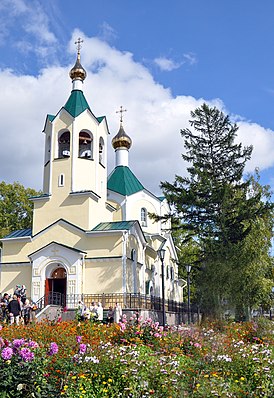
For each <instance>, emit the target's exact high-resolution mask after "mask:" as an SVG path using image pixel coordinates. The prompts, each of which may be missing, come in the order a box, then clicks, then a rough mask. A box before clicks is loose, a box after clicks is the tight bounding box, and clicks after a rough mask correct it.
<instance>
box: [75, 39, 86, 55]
mask: <svg viewBox="0 0 274 398" xmlns="http://www.w3.org/2000/svg"><path fill="white" fill-rule="evenodd" d="M82 43H84V40H83V39H81V37H78V39H77V40H76V41H75V42H74V44H76V45H77V47H76V48H77V54H80V50H81V48H82V45H81V44H82Z"/></svg>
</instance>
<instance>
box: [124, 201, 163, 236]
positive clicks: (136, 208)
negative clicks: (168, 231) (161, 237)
mask: <svg viewBox="0 0 274 398" xmlns="http://www.w3.org/2000/svg"><path fill="white" fill-rule="evenodd" d="M142 207H144V208H145V209H146V210H147V213H155V214H157V209H156V207H155V206H154V205H153V204H152V203H151V202H149V201H148V200H145V199H140V200H136V202H134V205H132V207H131V209H130V218H131V219H132V220H139V221H140V222H141V220H140V217H141V208H142ZM145 229H146V230H148V231H149V232H150V233H156V232H158V224H157V222H155V221H153V220H152V219H151V218H150V217H149V216H147V226H146V227H145Z"/></svg>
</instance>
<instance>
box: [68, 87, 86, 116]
mask: <svg viewBox="0 0 274 398" xmlns="http://www.w3.org/2000/svg"><path fill="white" fill-rule="evenodd" d="M64 109H65V110H66V111H67V112H68V113H69V114H70V115H71V116H73V117H77V116H79V115H80V114H81V113H82V112H84V111H85V110H86V109H89V110H90V107H89V105H88V103H87V100H86V99H85V96H84V94H83V91H81V90H72V92H71V94H70V97H69V99H68V100H67V102H66V104H65V106H64ZM90 111H91V110H90Z"/></svg>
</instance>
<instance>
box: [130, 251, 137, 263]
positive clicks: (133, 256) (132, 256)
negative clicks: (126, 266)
mask: <svg viewBox="0 0 274 398" xmlns="http://www.w3.org/2000/svg"><path fill="white" fill-rule="evenodd" d="M131 260H132V261H134V262H136V250H135V249H132V250H131Z"/></svg>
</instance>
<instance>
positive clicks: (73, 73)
mask: <svg viewBox="0 0 274 398" xmlns="http://www.w3.org/2000/svg"><path fill="white" fill-rule="evenodd" d="M83 42H84V40H83V39H81V38H80V37H78V39H77V40H76V42H75V44H76V46H77V47H76V48H77V59H76V62H75V65H74V67H73V68H72V69H71V70H70V72H69V76H70V78H71V79H72V81H73V80H82V81H84V80H85V78H86V77H87V72H86V71H85V69H84V68H83V67H82V65H81V62H80V58H81V54H80V50H81V48H82V45H81V44H82V43H83Z"/></svg>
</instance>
